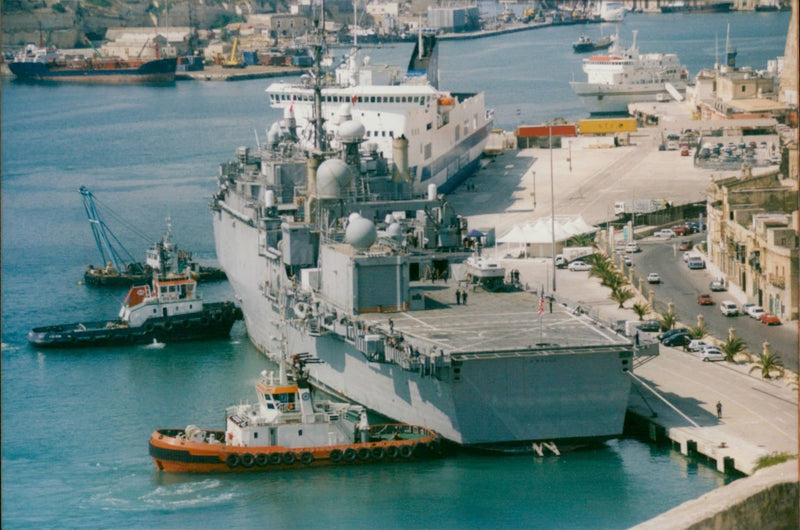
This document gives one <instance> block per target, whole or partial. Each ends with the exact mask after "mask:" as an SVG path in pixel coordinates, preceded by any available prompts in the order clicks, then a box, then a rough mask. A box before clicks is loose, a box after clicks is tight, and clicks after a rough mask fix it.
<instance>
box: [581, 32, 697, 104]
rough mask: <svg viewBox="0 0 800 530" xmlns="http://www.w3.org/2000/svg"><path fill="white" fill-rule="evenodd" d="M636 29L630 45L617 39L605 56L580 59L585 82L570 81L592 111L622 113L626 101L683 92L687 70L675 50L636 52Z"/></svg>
mask: <svg viewBox="0 0 800 530" xmlns="http://www.w3.org/2000/svg"><path fill="white" fill-rule="evenodd" d="M636 34H637V31H634V32H633V45H631V47H630V48H628V49H622V48H620V47H619V38H617V40H616V41H615V43H614V45H613V46H612V47H611V49H610V50H609V52H608V55H594V56H592V57H589V58H587V59H584V60H583V71H584V73H586V77H587V79H586V81H572V82H571V83H570V86H571V87H572V90H573V92H575V95H576V96H578V97H579V98H581V99H582V100H583V104H584V105H585V106H586V108H587V109H588V110H589V112H590V113H591V114H617V113H625V112H627V110H628V104H629V103H637V102H640V101H657V100H659V99H661V98H663V97H675V94H683V93H685V92H686V83H687V80H688V78H689V72H688V71H687V70H686V67H684V66H683V65H681V63H680V60H679V59H678V56H677V55H675V54H674V53H643V54H640V53H639V48H638V47H637V45H636Z"/></svg>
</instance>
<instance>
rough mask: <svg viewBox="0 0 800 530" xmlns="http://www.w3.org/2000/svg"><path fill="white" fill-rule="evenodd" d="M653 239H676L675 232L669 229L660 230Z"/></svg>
mask: <svg viewBox="0 0 800 530" xmlns="http://www.w3.org/2000/svg"><path fill="white" fill-rule="evenodd" d="M653 237H657V238H660V239H671V238H673V237H675V232H673V231H672V230H670V229H669V228H665V229H663V230H659V231H658V232H656V233H655V234H653Z"/></svg>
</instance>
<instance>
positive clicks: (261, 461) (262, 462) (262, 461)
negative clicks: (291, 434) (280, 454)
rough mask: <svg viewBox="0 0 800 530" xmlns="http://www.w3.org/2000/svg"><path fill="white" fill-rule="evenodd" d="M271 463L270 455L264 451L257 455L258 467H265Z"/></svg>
mask: <svg viewBox="0 0 800 530" xmlns="http://www.w3.org/2000/svg"><path fill="white" fill-rule="evenodd" d="M267 464H269V457H268V456H267V455H266V454H264V453H258V454H257V455H256V465H257V466H258V467H264V466H266V465H267Z"/></svg>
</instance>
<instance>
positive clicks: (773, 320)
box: [759, 311, 781, 326]
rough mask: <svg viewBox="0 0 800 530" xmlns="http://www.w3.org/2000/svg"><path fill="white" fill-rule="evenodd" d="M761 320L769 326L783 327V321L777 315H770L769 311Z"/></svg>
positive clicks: (763, 314) (762, 315)
mask: <svg viewBox="0 0 800 530" xmlns="http://www.w3.org/2000/svg"><path fill="white" fill-rule="evenodd" d="M759 320H760V321H761V322H763V323H764V324H767V325H769V326H780V325H781V319H780V318H778V315H776V314H775V313H770V312H769V311H767V312H766V313H762V314H761V316H760V317H759Z"/></svg>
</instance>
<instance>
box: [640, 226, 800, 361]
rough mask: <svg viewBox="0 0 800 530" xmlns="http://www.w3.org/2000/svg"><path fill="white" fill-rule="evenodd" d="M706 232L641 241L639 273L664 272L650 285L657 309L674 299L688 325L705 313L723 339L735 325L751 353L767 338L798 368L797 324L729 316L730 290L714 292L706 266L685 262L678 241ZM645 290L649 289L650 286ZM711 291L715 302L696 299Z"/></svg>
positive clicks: (709, 325)
mask: <svg viewBox="0 0 800 530" xmlns="http://www.w3.org/2000/svg"><path fill="white" fill-rule="evenodd" d="M703 237H704V235H703V234H695V235H693V236H691V237H688V238H675V239H671V240H657V239H655V238H645V239H643V240H641V241H639V245H640V246H641V247H642V252H641V253H639V254H638V255H635V256H634V257H633V258H632V261H633V263H634V268H635V269H636V274H637V275H639V276H647V274H648V273H650V272H658V273H659V274H660V275H661V280H662V281H661V283H660V284H653V285H649V286H648V287H649V288H652V289H653V291H654V293H655V305H656V309H657V310H658V311H659V312H661V311H666V307H667V304H668V303H669V302H672V303H673V304H674V307H675V312H676V313H677V314H678V317H679V319H680V320H681V321H682V322H684V323H685V324H687V327H691V326H696V325H697V315H703V318H704V320H705V324H706V328H707V329H708V332H709V334H710V335H712V336H714V337H716V338H717V339H720V340H725V339H727V337H728V329H729V328H734V329H735V333H736V336H737V337H740V338H742V339H744V341H745V342H746V343H747V346H748V351H750V353H760V352H761V351H762V344H763V343H764V341H768V342H769V343H770V350H771V351H772V352H773V353H776V354H778V355H780V356H781V359H782V360H783V364H784V366H785V367H786V368H788V369H790V370H792V371H795V372H796V371H797V369H798V334H797V327H796V326H795V325H782V326H767V325H765V324H762V323H761V322H760V321H758V320H755V319H753V318H751V317H749V316H747V315H740V316H738V317H726V316H725V315H723V314H722V313H721V312H720V310H719V303H720V302H721V301H724V300H732V301H734V302H736V299H735V298H733V297H732V296H731V295H730V293H728V292H713V293H712V292H711V291H710V290H709V288H708V284H709V282H710V281H711V280H712V279H713V277H712V275H711V273H710V272H709V271H708V270H707V269H703V270H690V269H689V268H688V267H686V265H685V264H684V262H683V259H682V254H683V253H682V252H681V251H679V250H677V245H678V243H679V242H680V241H682V240H683V239H689V240H691V241H693V242H695V243H697V242H699V241H702V239H703ZM648 287H646V288H645V290H647V288H648ZM700 293H710V294H711V296H712V298H713V299H714V305H710V306H701V305H699V304H698V303H697V295H698V294H700Z"/></svg>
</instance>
